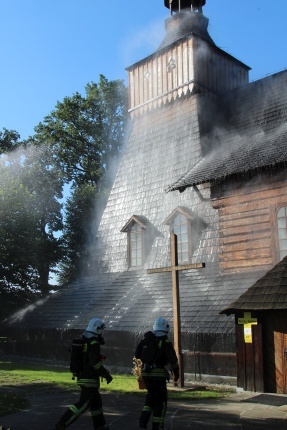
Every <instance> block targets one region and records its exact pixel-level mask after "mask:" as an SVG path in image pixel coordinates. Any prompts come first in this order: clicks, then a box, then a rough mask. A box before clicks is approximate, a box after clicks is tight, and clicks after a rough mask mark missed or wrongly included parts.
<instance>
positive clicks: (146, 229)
mask: <svg viewBox="0 0 287 430" xmlns="http://www.w3.org/2000/svg"><path fill="white" fill-rule="evenodd" d="M121 231H122V232H123V233H127V235H128V237H127V245H128V249H127V260H128V266H129V267H130V268H141V267H142V266H143V265H144V264H145V261H146V258H147V256H148V254H149V252H150V249H151V246H152V243H153V241H154V238H155V237H156V236H158V235H159V232H158V230H157V229H156V228H155V227H154V226H153V225H152V224H151V223H150V222H149V220H148V219H147V218H146V217H144V216H142V215H133V216H132V217H131V218H130V219H129V220H128V222H127V223H126V225H125V226H124V227H123V228H122V229H121Z"/></svg>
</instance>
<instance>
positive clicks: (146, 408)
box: [143, 406, 152, 412]
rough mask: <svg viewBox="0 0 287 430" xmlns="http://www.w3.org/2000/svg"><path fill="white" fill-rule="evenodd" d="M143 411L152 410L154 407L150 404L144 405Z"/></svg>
mask: <svg viewBox="0 0 287 430" xmlns="http://www.w3.org/2000/svg"><path fill="white" fill-rule="evenodd" d="M143 411H146V412H151V411H152V408H151V407H150V406H144V407H143Z"/></svg>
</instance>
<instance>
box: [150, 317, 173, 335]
mask: <svg viewBox="0 0 287 430" xmlns="http://www.w3.org/2000/svg"><path fill="white" fill-rule="evenodd" d="M153 331H164V332H166V333H168V332H169V323H168V322H167V320H166V319H164V318H162V317H158V318H157V319H156V320H155V322H154V323H153Z"/></svg>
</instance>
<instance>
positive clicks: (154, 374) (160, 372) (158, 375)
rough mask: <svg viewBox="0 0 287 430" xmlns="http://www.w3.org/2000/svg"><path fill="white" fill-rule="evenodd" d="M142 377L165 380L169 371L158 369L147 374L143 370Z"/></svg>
mask: <svg viewBox="0 0 287 430" xmlns="http://www.w3.org/2000/svg"><path fill="white" fill-rule="evenodd" d="M142 376H143V377H148V378H165V377H166V376H167V371H166V369H157V368H155V369H151V370H150V371H149V372H145V371H144V370H143V371H142Z"/></svg>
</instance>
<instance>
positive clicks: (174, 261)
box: [170, 231, 184, 388]
mask: <svg viewBox="0 0 287 430" xmlns="http://www.w3.org/2000/svg"><path fill="white" fill-rule="evenodd" d="M170 247H171V265H172V267H177V266H178V254H177V235H176V234H175V233H174V232H173V231H172V232H171V233H170ZM171 273H172V297H173V326H174V327H173V330H174V349H175V352H176V355H177V359H178V365H179V375H180V376H179V382H178V385H179V387H180V388H182V387H184V368H183V356H182V350H181V322H180V297H179V281H178V270H173V271H172V272H171Z"/></svg>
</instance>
